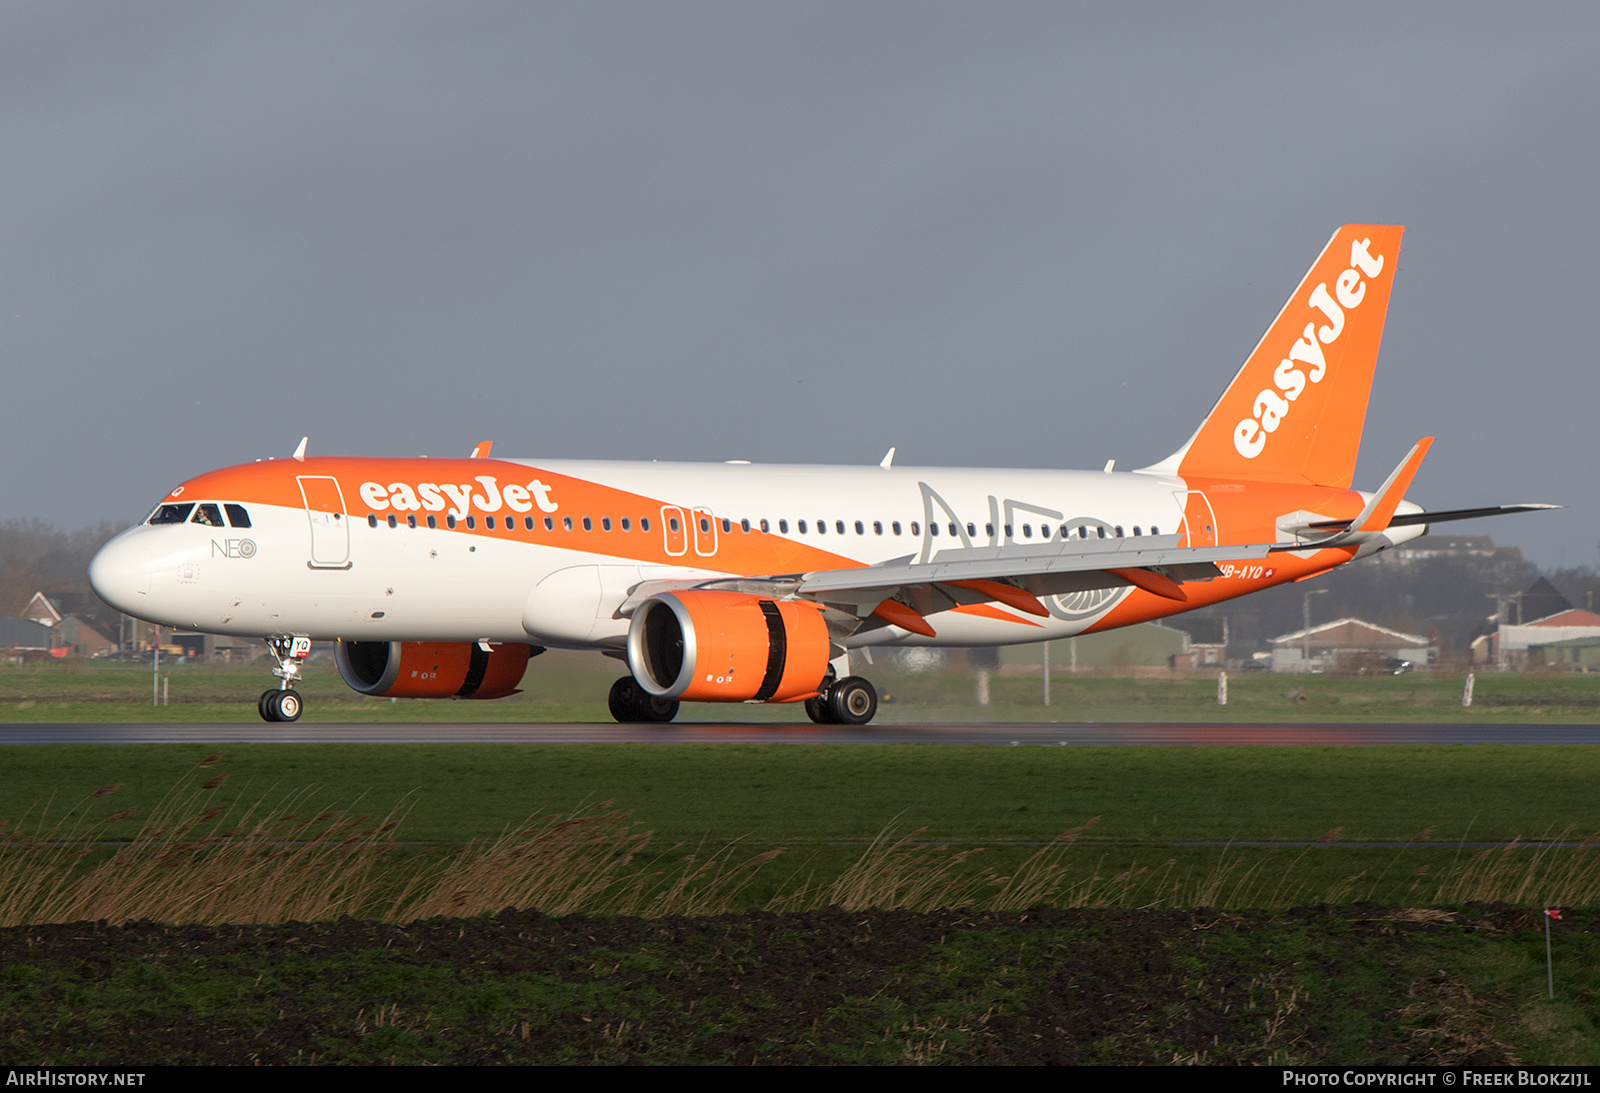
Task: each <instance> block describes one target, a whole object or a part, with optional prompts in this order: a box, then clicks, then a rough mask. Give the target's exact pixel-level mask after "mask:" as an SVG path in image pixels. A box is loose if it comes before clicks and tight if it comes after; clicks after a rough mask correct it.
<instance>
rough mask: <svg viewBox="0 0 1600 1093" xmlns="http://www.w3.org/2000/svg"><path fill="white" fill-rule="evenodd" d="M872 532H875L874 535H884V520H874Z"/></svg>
mask: <svg viewBox="0 0 1600 1093" xmlns="http://www.w3.org/2000/svg"><path fill="white" fill-rule="evenodd" d="M872 534H874V535H882V534H883V521H882V520H874V521H872Z"/></svg>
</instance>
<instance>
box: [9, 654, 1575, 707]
mask: <svg viewBox="0 0 1600 1093" xmlns="http://www.w3.org/2000/svg"><path fill="white" fill-rule="evenodd" d="M269 667H270V664H269V662H268V661H265V660H261V661H257V662H256V664H255V665H233V666H230V665H216V666H212V665H197V664H176V665H173V666H171V667H164V668H163V669H162V674H163V676H164V677H166V678H167V683H166V688H167V695H168V698H169V704H168V705H167V706H163V707H157V706H152V705H151V701H150V700H151V673H150V670H149V669H148V668H139V667H136V666H132V665H128V664H123V663H116V662H96V661H66V662H60V663H51V664H45V665H31V666H4V667H0V722H5V721H184V722H253V721H255V720H257V714H256V710H255V700H256V697H257V696H258V695H259V694H260V693H261V692H262V691H263V690H265V689H266V688H267V687H268V686H270V685H274V684H275V683H276V680H275V679H274V678H273V677H272V676H271V675H270V673H269ZM853 670H854V671H857V672H859V673H861V674H864V675H866V676H867V677H868V678H870V679H872V680H873V681H874V683H875V684H876V685H877V687H878V690H879V691H880V693H881V694H882V696H883V702H882V704H881V705H880V707H879V712H878V720H879V722H882V723H886V724H892V723H896V722H920V721H1102V722H1104V721H1156V722H1168V721H1170V722H1198V723H1206V722H1329V721H1358V722H1409V721H1427V722H1445V723H1461V724H1470V723H1474V722H1565V723H1571V722H1579V723H1586V722H1594V721H1596V720H1600V675H1581V674H1572V673H1563V674H1550V675H1542V674H1531V673H1530V674H1519V673H1501V672H1484V673H1479V674H1478V675H1477V679H1476V684H1475V688H1474V696H1473V705H1472V706H1471V708H1466V709H1464V708H1463V707H1462V705H1461V693H1462V686H1463V683H1464V681H1465V673H1464V672H1461V671H1455V670H1445V669H1441V670H1439V671H1433V672H1426V671H1417V672H1411V673H1409V674H1407V675H1403V676H1383V677H1333V676H1310V677H1299V676H1279V675H1274V674H1272V673H1270V672H1235V673H1232V674H1231V675H1230V676H1229V681H1228V705H1227V706H1226V707H1219V706H1218V705H1217V703H1216V677H1215V675H1214V674H1210V675H1200V674H1193V675H1190V674H1178V673H1173V674H1162V675H1156V676H1144V677H1137V678H1134V677H1128V678H1123V677H1118V676H1115V675H1110V674H1094V675H1090V674H1078V675H1071V674H1068V673H1066V672H1058V673H1057V674H1056V675H1055V676H1053V678H1052V684H1051V700H1052V702H1051V705H1050V706H1045V705H1043V704H1042V699H1043V689H1042V681H1041V679H1040V677H1039V676H1038V675H1037V674H1034V675H1032V676H1029V675H999V674H996V675H994V676H993V677H992V679H991V681H990V696H991V704H990V705H988V706H979V705H977V686H976V682H975V679H974V677H973V676H972V675H971V674H970V673H962V672H929V673H910V672H904V671H898V670H895V669H892V668H889V667H887V666H879V667H876V668H874V667H870V666H868V665H866V664H864V663H856V664H855V666H854V668H853ZM623 672H624V668H623V666H622V665H621V664H619V663H617V662H616V661H613V660H608V659H606V658H604V657H601V656H599V655H598V654H584V653H564V652H560V651H554V652H550V653H547V654H546V655H544V656H542V657H538V658H536V659H535V660H534V661H532V663H531V664H530V665H529V668H528V674H527V675H526V676H525V677H524V679H523V684H522V685H523V688H524V690H523V693H522V694H519V695H515V696H513V697H511V698H506V699H498V700H495V701H488V702H471V701H460V702H457V701H421V700H399V701H391V700H389V699H374V698H368V697H365V696H363V695H360V694H357V693H356V692H354V691H352V690H350V689H349V688H348V687H346V686H345V685H344V683H343V681H341V680H340V679H339V676H338V673H337V672H336V671H335V670H334V668H333V666H332V665H331V664H330V663H326V662H324V663H319V664H312V665H308V666H307V668H306V677H305V680H304V682H303V684H302V685H301V687H300V691H301V693H302V694H303V695H304V696H305V699H306V713H305V717H304V720H305V721H306V722H307V723H311V724H317V723H324V724H326V723H332V722H377V721H397V722H428V721H486V722H530V721H532V722H541V721H542V722H556V721H562V722H565V721H578V722H583V721H597V722H610V720H611V718H610V715H609V714H608V713H607V711H606V706H605V699H606V692H607V690H608V688H609V687H610V685H611V682H612V681H613V680H614V679H616V678H617V677H618V676H620V675H621V674H623ZM680 718H681V719H682V720H694V721H714V722H716V721H720V722H756V723H774V722H778V723H782V722H788V723H796V722H798V723H800V724H806V723H807V722H806V721H805V714H804V713H803V711H801V710H800V709H799V708H798V707H796V706H745V705H742V704H741V705H731V706H718V705H690V706H687V707H685V708H684V711H683V713H682V714H681V715H680Z"/></svg>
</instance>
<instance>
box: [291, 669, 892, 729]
mask: <svg viewBox="0 0 1600 1093" xmlns="http://www.w3.org/2000/svg"><path fill="white" fill-rule="evenodd" d="M275 693H281V694H293V693H294V692H293V691H283V692H273V691H268V692H267V695H270V694H275ZM267 695H262V696H261V698H262V701H263V702H265V701H266V699H267ZM606 705H608V706H609V707H611V716H612V717H614V718H616V719H617V720H618V721H621V722H623V723H624V724H631V723H634V722H641V721H642V722H651V721H654V722H667V721H671V720H672V719H673V718H674V717H677V716H678V703H677V700H675V699H671V698H661V697H659V696H657V695H653V694H651V693H650V692H648V691H646V690H645V689H644V688H643V687H641V686H639V684H638V682H637V681H635V680H634V678H633V677H632V676H623V677H622V678H621V679H619V680H617V681H616V682H615V683H613V684H612V685H611V694H610V695H608V696H607V697H606ZM877 712H878V692H877V691H876V690H874V689H873V686H872V684H871V683H869V682H867V681H866V680H865V679H862V678H861V677H860V676H845V678H843V679H840V680H834V679H832V678H829V679H826V680H824V681H823V684H822V693H821V694H819V695H817V697H816V698H808V699H806V714H807V715H808V716H809V717H810V718H811V720H813V721H815V722H816V723H817V724H819V725H865V724H866V723H867V722H869V721H871V720H872V718H873V716H874V715H875V714H877ZM261 716H262V717H266V716H267V715H266V713H265V712H264V711H263V713H262V715H261ZM296 716H298V715H296ZM268 720H271V718H268ZM284 720H289V721H292V720H294V718H285V719H284Z"/></svg>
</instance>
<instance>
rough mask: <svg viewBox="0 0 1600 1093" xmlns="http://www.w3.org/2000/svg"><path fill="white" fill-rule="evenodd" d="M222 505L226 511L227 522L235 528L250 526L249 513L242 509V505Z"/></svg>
mask: <svg viewBox="0 0 1600 1093" xmlns="http://www.w3.org/2000/svg"><path fill="white" fill-rule="evenodd" d="M222 507H223V509H224V510H226V512H227V513H228V523H230V524H232V525H233V526H234V527H236V528H247V527H249V526H250V514H249V513H248V512H246V511H244V506H243V505H223V506H222Z"/></svg>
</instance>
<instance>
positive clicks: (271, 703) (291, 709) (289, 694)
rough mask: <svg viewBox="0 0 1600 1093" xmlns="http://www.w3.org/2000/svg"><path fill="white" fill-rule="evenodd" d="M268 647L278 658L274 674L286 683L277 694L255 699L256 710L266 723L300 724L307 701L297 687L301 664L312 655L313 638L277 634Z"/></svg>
mask: <svg viewBox="0 0 1600 1093" xmlns="http://www.w3.org/2000/svg"><path fill="white" fill-rule="evenodd" d="M267 647H268V648H269V649H271V650H272V655H273V656H274V657H275V658H276V659H277V661H278V666H277V667H276V668H274V669H272V674H273V675H275V676H277V677H278V678H279V679H281V680H282V681H283V682H282V683H280V684H278V689H277V690H275V691H263V692H261V697H260V698H259V699H257V700H256V711H257V712H258V713H260V714H261V720H263V721H298V720H300V713H301V711H302V710H304V709H305V702H304V700H302V699H301V697H300V692H299V691H297V690H295V689H294V685H295V684H296V683H297V682H299V679H300V662H301V661H302V660H304V659H306V656H307V655H308V654H310V652H311V639H310V638H300V637H295V636H294V635H293V634H274V635H273V636H272V637H270V638H268V639H267Z"/></svg>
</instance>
